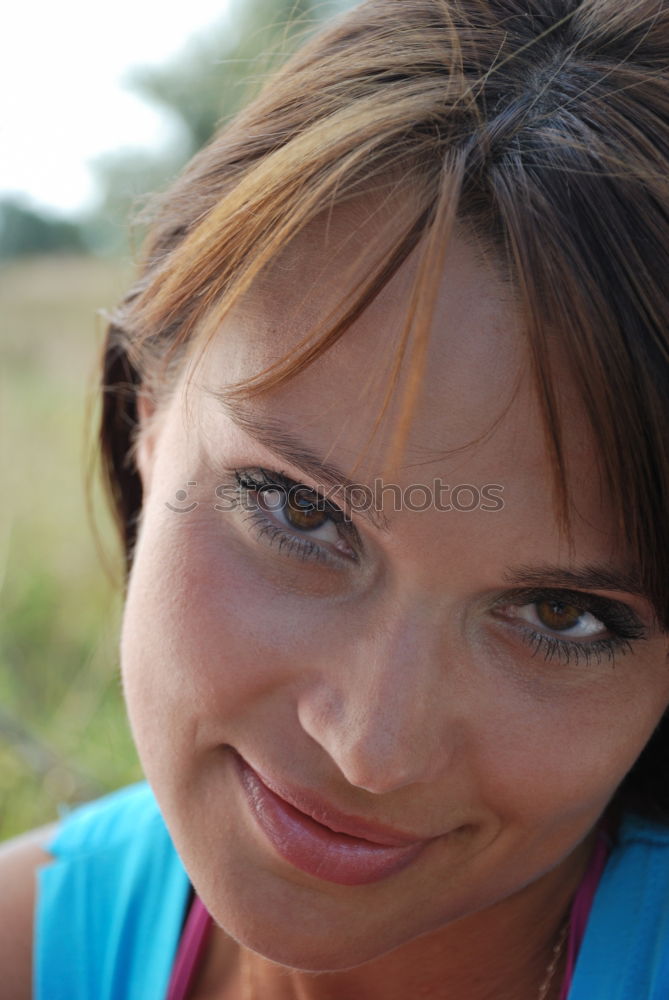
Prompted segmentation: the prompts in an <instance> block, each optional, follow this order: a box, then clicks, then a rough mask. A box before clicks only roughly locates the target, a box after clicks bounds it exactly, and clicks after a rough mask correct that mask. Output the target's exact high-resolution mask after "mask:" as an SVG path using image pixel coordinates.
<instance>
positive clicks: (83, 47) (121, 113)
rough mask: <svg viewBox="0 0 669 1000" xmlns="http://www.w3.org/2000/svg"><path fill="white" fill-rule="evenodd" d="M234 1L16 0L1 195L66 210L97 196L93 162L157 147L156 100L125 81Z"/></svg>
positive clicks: (6, 59) (6, 78)
mask: <svg viewBox="0 0 669 1000" xmlns="http://www.w3.org/2000/svg"><path fill="white" fill-rule="evenodd" d="M229 4H230V0H187V2H185V3H172V4H171V3H169V2H166V0H114V3H113V4H112V3H95V2H91V0H59V2H58V3H54V0H15V2H14V3H12V4H11V6H9V7H8V8H7V10H6V12H5V15H4V17H3V30H2V37H1V38H0V198H1V197H3V196H5V195H7V194H8V193H12V194H20V195H21V196H22V197H24V198H25V199H26V200H27V202H28V204H30V205H33V206H36V207H39V208H47V209H51V210H52V211H54V212H57V213H59V214H69V213H73V212H78V211H80V210H85V209H86V208H87V207H89V206H90V205H92V204H94V202H95V198H96V186H95V180H94V175H93V172H92V171H91V169H90V163H91V161H92V160H94V159H95V157H97V156H99V155H100V154H102V153H105V152H109V151H112V150H116V149H120V148H127V147H131V148H144V149H146V148H151V149H159V148H161V147H162V146H164V145H166V144H167V143H168V141H169V138H170V136H171V134H172V133H171V131H170V129H171V128H173V127H174V126H173V125H171V124H170V122H169V120H168V119H167V117H166V116H164V115H163V114H162V113H161V112H160V111H159V110H158V109H156V108H153V107H152V106H151V105H149V104H147V103H144V102H143V101H142V100H141V99H140V98H139V97H137V96H135V95H134V94H132V93H131V91H130V90H129V89H128V87H127V86H125V85H124V77H126V75H127V73H128V71H129V69H130V68H131V67H135V66H139V65H156V64H160V63H162V62H165V61H166V60H168V59H169V58H170V56H172V55H174V54H175V53H177V52H178V51H179V50H180V49H181V48H182V47H183V45H184V43H185V42H186V41H187V39H188V38H189V36H191V35H192V34H194V33H195V32H198V31H200V30H202V29H205V28H206V27H207V26H208V25H210V24H213V23H215V22H217V21H220V19H221V18H222V17H225V12H226V9H227V8H228V6H229Z"/></svg>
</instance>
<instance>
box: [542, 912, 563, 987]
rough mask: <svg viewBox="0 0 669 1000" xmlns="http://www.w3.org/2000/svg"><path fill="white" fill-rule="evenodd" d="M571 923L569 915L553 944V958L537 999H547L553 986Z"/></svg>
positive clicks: (547, 968)
mask: <svg viewBox="0 0 669 1000" xmlns="http://www.w3.org/2000/svg"><path fill="white" fill-rule="evenodd" d="M569 924H570V919H569V917H567V919H566V920H565V922H564V923H563V925H562V928H561V930H560V933H559V935H558V938H557V941H556V942H555V944H554V945H553V954H552V955H551V960H550V962H549V963H548V966H547V967H546V974H545V976H544V981H543V982H542V984H541V986H540V987H539V993H538V995H537V1000H546V997H547V996H548V991H549V990H550V988H551V984H552V982H553V980H554V978H555V973H556V971H557V967H558V965H559V964H560V959H561V957H562V952H563V950H564V945H565V941H566V940H567V933H568V931H569Z"/></svg>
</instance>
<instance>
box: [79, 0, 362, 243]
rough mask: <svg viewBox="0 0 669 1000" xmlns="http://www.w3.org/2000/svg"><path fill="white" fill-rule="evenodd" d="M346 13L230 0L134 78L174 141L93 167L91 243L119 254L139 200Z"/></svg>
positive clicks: (330, 5)
mask: <svg viewBox="0 0 669 1000" xmlns="http://www.w3.org/2000/svg"><path fill="white" fill-rule="evenodd" d="M353 5H354V0H234V2H233V4H232V9H231V10H230V11H229V12H228V15H227V16H226V18H225V19H224V20H223V21H221V22H219V23H218V24H216V25H214V26H213V27H211V28H209V29H208V30H207V31H206V32H201V33H199V34H198V35H196V36H194V37H193V38H191V39H190V41H189V42H187V44H186V45H185V46H184V48H183V49H182V50H181V52H179V54H178V55H177V56H176V57H175V58H174V59H173V60H171V61H170V62H168V63H167V64H166V65H164V66H158V67H140V68H138V69H136V70H134V71H133V72H132V73H131V75H130V77H129V85H130V88H131V89H132V90H134V92H135V93H137V94H138V95H139V96H141V97H142V98H144V99H145V100H147V101H149V102H150V103H152V104H155V105H157V106H158V107H159V108H160V109H161V110H162V111H163V112H164V113H165V114H166V115H167V116H168V117H169V119H170V120H171V123H172V125H173V136H174V138H173V141H172V143H171V144H170V145H169V147H168V148H167V150H165V151H163V152H162V153H160V154H150V153H146V152H137V151H121V152H118V153H111V154H108V155H106V156H105V157H103V158H100V159H99V160H98V164H97V170H98V176H99V179H100V182H101V187H102V189H103V191H104V198H103V203H102V206H101V209H100V210H99V212H98V213H97V215H96V219H95V220H94V228H95V227H97V234H98V242H100V241H102V242H103V244H104V243H106V244H107V245H110V246H118V245H119V241H120V240H122V239H123V236H124V235H127V233H128V220H129V218H130V217H131V216H132V215H133V214H137V211H138V210H139V209H141V207H142V201H143V199H145V197H146V196H147V195H149V194H150V193H152V192H154V191H156V190H159V189H161V188H163V187H164V186H166V185H167V184H168V183H169V182H170V181H171V180H172V179H173V178H174V176H175V175H176V174H177V173H178V172H179V170H180V169H181V167H182V166H183V165H184V164H185V163H186V162H187V161H188V160H189V159H190V158H191V156H192V155H193V154H194V153H196V152H197V150H198V149H200V148H201V147H202V146H204V145H205V144H206V143H207V142H208V141H209V140H210V139H211V137H212V135H213V134H214V132H215V131H216V129H217V128H218V127H219V125H221V124H223V123H225V122H226V121H228V120H229V119H230V118H231V117H232V116H233V115H234V114H235V112H236V111H238V110H239V108H240V107H241V106H242V105H243V104H245V103H246V101H247V100H248V99H249V98H250V97H252V96H253V95H254V94H255V93H256V92H257V91H258V90H259V89H260V86H261V85H262V83H263V81H264V79H266V77H267V76H268V74H270V73H271V72H272V70H273V69H274V68H275V66H276V65H277V63H278V62H280V61H282V60H284V59H285V58H286V57H287V56H288V55H290V53H291V52H292V51H293V50H294V49H295V48H296V46H297V44H298V42H299V41H300V40H301V39H302V38H304V36H305V33H307V34H308V33H309V32H310V31H312V30H314V28H316V27H317V26H318V25H319V23H320V22H321V21H322V20H323V19H324V18H326V17H328V16H330V15H331V14H333V13H336V12H338V11H340V10H344V9H345V8H347V7H351V6H353ZM93 241H94V242H95V236H94V237H93Z"/></svg>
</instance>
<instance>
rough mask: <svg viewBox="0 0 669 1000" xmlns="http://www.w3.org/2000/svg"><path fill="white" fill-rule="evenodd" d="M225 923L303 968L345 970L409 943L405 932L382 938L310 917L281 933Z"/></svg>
mask: <svg viewBox="0 0 669 1000" xmlns="http://www.w3.org/2000/svg"><path fill="white" fill-rule="evenodd" d="M221 927H222V930H224V932H225V933H226V934H228V935H229V936H230V937H232V938H234V939H235V940H236V941H237V942H238V943H239V944H240V945H242V946H243V947H245V948H248V949H249V950H250V951H253V952H256V953H257V954H258V955H262V957H263V958H265V959H267V960H268V961H270V962H274V963H275V964H277V965H281V966H284V967H287V968H290V969H296V970H298V971H300V972H313V973H320V972H322V973H327V972H345V971H347V970H348V969H354V968H356V967H357V966H359V965H364V964H365V963H366V962H371V961H373V960H374V959H375V958H380V957H381V956H382V955H385V954H387V953H388V952H390V951H393V950H394V949H395V948H397V947H399V946H400V945H401V944H403V943H405V939H404V938H402V936H401V935H397V936H395V937H393V938H392V939H390V938H389V937H388V936H387V935H384V936H383V939H381V938H380V937H377V936H373V935H372V934H371V933H370V934H369V935H365V934H363V933H357V934H355V935H353V934H352V933H348V934H340V935H337V934H336V933H333V931H332V929H331V928H328V927H326V926H323V927H322V929H321V928H319V926H318V925H317V923H315V921H314V920H313V919H312V920H309V918H308V917H305V919H304V921H303V922H301V923H300V925H299V926H293V927H291V928H287V927H285V926H281V928H280V933H277V928H276V927H269V928H268V927H264V926H263V927H262V928H261V927H258V926H255V927H253V928H249V927H248V926H243V927H242V926H239V927H235V926H229V925H221ZM411 936H412V937H413V936H414V935H411ZM415 936H418V935H415Z"/></svg>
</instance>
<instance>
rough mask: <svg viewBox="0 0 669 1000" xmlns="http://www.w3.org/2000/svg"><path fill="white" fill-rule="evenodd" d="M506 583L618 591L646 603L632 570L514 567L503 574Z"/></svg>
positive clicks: (644, 592)
mask: <svg viewBox="0 0 669 1000" xmlns="http://www.w3.org/2000/svg"><path fill="white" fill-rule="evenodd" d="M503 579H504V582H505V583H509V584H511V585H512V586H516V587H518V586H522V587H536V586H543V587H546V586H548V587H556V588H560V589H566V590H568V589H578V590H619V591H621V592H623V593H627V594H634V595H635V596H636V597H641V598H643V599H644V600H646V601H647V600H649V596H648V593H647V591H646V589H645V588H644V586H643V584H642V583H641V580H640V578H639V575H638V574H637V573H635V572H633V571H631V570H613V569H611V568H610V567H609V566H595V565H591V566H584V567H582V568H581V569H573V570H572V569H564V568H563V567H562V566H552V565H545V566H527V565H521V566H514V567H512V568H509V569H507V570H506V571H505V573H504V575H503Z"/></svg>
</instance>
